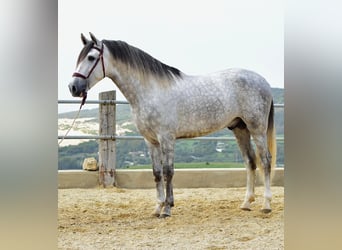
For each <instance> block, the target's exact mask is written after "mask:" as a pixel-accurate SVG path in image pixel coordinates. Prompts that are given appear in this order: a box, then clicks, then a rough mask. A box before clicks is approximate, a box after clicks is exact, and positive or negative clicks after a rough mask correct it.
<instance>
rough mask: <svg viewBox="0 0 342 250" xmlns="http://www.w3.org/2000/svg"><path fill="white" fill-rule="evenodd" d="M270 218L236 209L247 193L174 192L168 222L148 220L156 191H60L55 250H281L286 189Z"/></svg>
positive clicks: (256, 206) (276, 191) (276, 192)
mask: <svg viewBox="0 0 342 250" xmlns="http://www.w3.org/2000/svg"><path fill="white" fill-rule="evenodd" d="M272 192H273V199H272V209H273V210H272V212H271V213H270V214H263V213H261V212H260V208H261V205H262V200H263V198H262V194H263V188H262V187H258V188H256V195H257V197H256V201H255V203H253V205H252V209H253V210H252V211H242V210H240V209H239V206H240V204H241V203H242V200H243V197H244V193H245V188H198V189H174V196H175V207H174V208H173V210H172V217H169V218H166V219H159V218H156V217H154V216H152V212H153V210H154V206H155V190H154V189H140V190H138V189H118V188H110V189H102V188H98V189H60V190H58V248H59V249H284V188H283V187H272Z"/></svg>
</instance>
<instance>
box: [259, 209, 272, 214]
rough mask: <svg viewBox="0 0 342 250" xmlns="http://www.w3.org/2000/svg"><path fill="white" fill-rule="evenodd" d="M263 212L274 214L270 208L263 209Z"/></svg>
mask: <svg viewBox="0 0 342 250" xmlns="http://www.w3.org/2000/svg"><path fill="white" fill-rule="evenodd" d="M261 212H263V213H264V214H269V213H270V212H272V209H270V208H263V209H261Z"/></svg>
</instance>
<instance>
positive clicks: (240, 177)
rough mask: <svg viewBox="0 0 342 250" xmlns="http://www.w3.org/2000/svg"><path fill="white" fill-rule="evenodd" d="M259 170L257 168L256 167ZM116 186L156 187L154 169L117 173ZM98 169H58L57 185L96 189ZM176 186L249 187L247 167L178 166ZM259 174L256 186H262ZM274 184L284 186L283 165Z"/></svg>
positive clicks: (273, 180) (275, 173) (275, 177)
mask: <svg viewBox="0 0 342 250" xmlns="http://www.w3.org/2000/svg"><path fill="white" fill-rule="evenodd" d="M257 172H258V170H257ZM115 175H116V186H117V187H120V188H154V187H155V182H154V177H153V173H152V170H151V169H141V170H124V169H119V170H116V172H115ZM98 176H99V173H98V171H85V170H59V171H58V188H95V187H98V186H99V177H98ZM173 180H174V181H173V186H174V187H175V188H229V187H244V186H246V170H245V169H243V168H227V169H224V168H214V169H213V168H210V169H209V168H202V169H176V170H175V175H174V177H173ZM262 183H263V182H262V178H261V177H260V175H259V174H257V179H256V185H257V186H259V185H262ZM272 186H284V168H276V169H275V172H274V176H273V179H272Z"/></svg>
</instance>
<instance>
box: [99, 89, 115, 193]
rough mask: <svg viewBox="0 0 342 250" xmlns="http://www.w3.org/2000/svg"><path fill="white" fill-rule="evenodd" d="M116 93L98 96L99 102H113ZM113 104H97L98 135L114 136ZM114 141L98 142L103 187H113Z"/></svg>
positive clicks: (100, 178)
mask: <svg viewBox="0 0 342 250" xmlns="http://www.w3.org/2000/svg"><path fill="white" fill-rule="evenodd" d="M115 98H116V92H115V91H107V92H102V93H100V94H99V100H115ZM115 111H116V107H115V104H102V103H100V104H99V127H100V128H99V134H100V135H112V136H113V138H114V136H115V119H116V118H115V113H116V112H115ZM115 161H116V155H115V139H113V140H102V139H100V140H99V181H100V185H103V187H112V186H114V185H115Z"/></svg>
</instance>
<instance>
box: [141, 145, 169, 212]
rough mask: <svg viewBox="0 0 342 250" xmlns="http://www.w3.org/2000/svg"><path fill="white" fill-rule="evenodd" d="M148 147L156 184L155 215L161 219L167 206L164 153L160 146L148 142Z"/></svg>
mask: <svg viewBox="0 0 342 250" xmlns="http://www.w3.org/2000/svg"><path fill="white" fill-rule="evenodd" d="M146 145H147V147H148V149H149V151H150V155H151V159H152V167H153V175H154V181H155V182H156V192H157V204H156V208H155V210H154V213H153V214H154V215H155V216H157V217H159V216H160V213H161V211H162V209H163V207H164V204H165V193H164V181H163V167H162V158H161V157H162V153H161V150H160V146H159V145H154V144H151V143H149V142H148V141H146Z"/></svg>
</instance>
